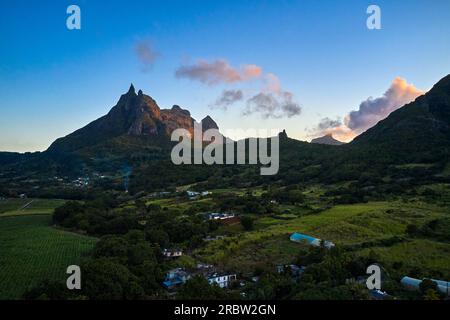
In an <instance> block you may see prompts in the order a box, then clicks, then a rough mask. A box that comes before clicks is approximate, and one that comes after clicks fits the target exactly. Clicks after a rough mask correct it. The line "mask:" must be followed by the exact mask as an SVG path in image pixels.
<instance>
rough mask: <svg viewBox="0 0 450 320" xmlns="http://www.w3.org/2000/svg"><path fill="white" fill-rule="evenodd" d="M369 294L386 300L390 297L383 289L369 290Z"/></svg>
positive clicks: (376, 298)
mask: <svg viewBox="0 0 450 320" xmlns="http://www.w3.org/2000/svg"><path fill="white" fill-rule="evenodd" d="M369 296H370V297H371V298H372V299H374V300H384V299H386V298H388V297H389V295H388V294H387V293H386V292H384V291H381V290H369Z"/></svg>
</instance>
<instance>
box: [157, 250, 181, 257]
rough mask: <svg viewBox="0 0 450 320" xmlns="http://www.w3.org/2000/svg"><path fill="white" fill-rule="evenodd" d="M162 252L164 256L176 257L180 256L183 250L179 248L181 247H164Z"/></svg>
mask: <svg viewBox="0 0 450 320" xmlns="http://www.w3.org/2000/svg"><path fill="white" fill-rule="evenodd" d="M162 254H163V256H164V257H166V258H177V257H181V256H182V255H183V250H181V249H164V250H163V252H162Z"/></svg>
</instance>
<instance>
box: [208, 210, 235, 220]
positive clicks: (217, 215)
mask: <svg viewBox="0 0 450 320" xmlns="http://www.w3.org/2000/svg"><path fill="white" fill-rule="evenodd" d="M234 217H235V214H234V213H219V212H212V213H208V214H207V218H208V220H227V219H232V218H234Z"/></svg>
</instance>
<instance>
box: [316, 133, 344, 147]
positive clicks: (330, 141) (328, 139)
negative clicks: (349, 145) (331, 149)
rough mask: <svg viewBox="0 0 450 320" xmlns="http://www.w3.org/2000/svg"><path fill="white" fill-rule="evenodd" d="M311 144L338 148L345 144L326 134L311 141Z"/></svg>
mask: <svg viewBox="0 0 450 320" xmlns="http://www.w3.org/2000/svg"><path fill="white" fill-rule="evenodd" d="M311 143H317V144H328V145H332V146H340V145H342V144H345V143H344V142H341V141H339V140H336V139H334V138H333V135H332V134H327V135H325V136H323V137H320V138H316V139H312V140H311Z"/></svg>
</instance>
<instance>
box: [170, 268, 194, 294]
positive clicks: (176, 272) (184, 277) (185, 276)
mask: <svg viewBox="0 0 450 320" xmlns="http://www.w3.org/2000/svg"><path fill="white" fill-rule="evenodd" d="M190 278H191V274H190V273H189V272H187V271H185V270H184V269H182V268H176V269H172V270H169V271H168V272H167V274H166V277H165V280H164V282H163V286H164V287H165V288H166V289H173V288H175V287H177V286H179V285H182V284H185V283H186V281H188V280H189V279H190Z"/></svg>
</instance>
